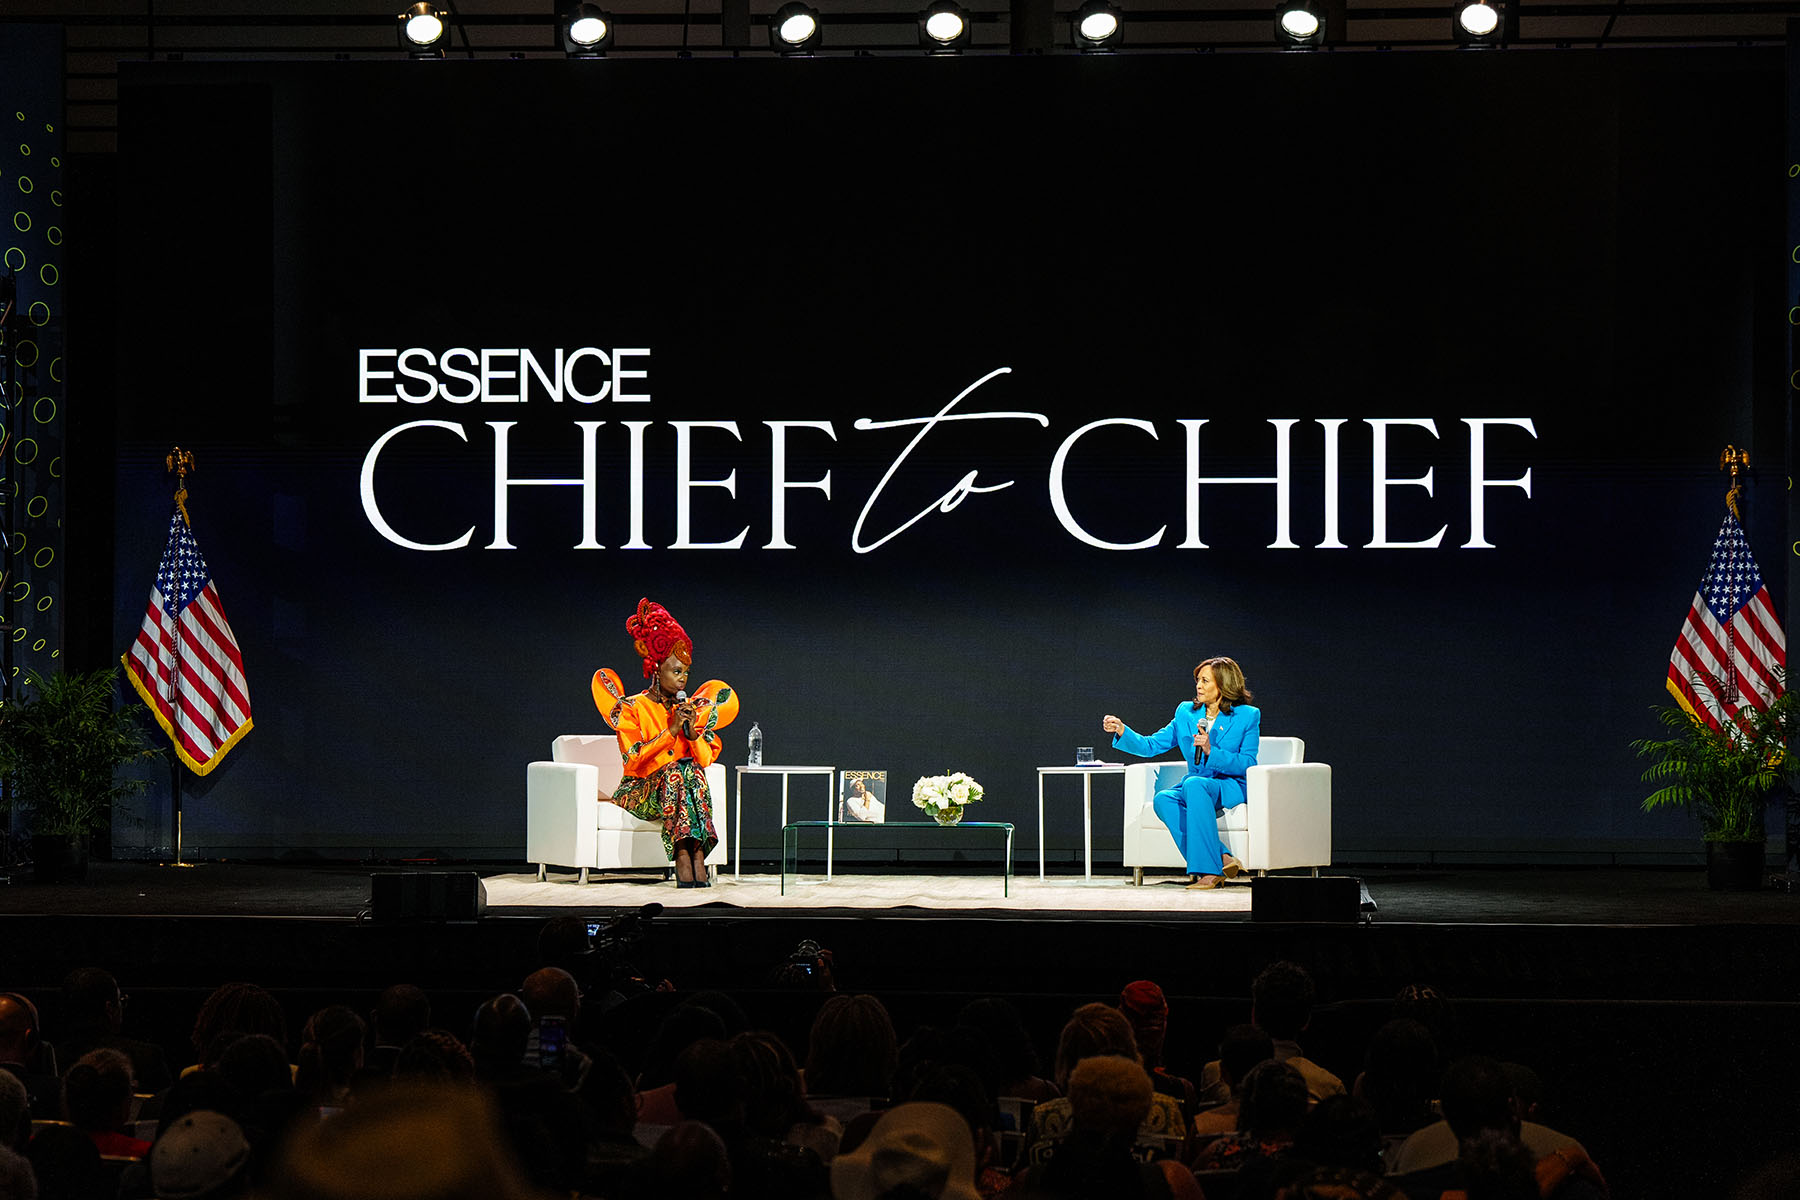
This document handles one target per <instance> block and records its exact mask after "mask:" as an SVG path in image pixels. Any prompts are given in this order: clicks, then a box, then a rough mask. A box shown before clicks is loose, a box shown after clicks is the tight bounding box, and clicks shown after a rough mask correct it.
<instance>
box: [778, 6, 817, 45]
mask: <svg viewBox="0 0 1800 1200" xmlns="http://www.w3.org/2000/svg"><path fill="white" fill-rule="evenodd" d="M819 33H820V31H819V10H818V9H816V8H813V7H811V6H810V5H806V4H801V3H798V0H796V2H795V3H791V4H784V5H782V6H781V7H780V8H778V9H776V10H775V15H774V16H773V17H772V18H770V20H769V45H771V46H773V47H774V48H775V49H776V50H779V51H780V52H781V53H782V54H811V53H812V52H813V51H814V50H817V49H818V48H819Z"/></svg>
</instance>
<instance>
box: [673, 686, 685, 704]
mask: <svg viewBox="0 0 1800 1200" xmlns="http://www.w3.org/2000/svg"><path fill="white" fill-rule="evenodd" d="M675 703H677V704H685V703H687V689H686V688H682V689H681V690H680V691H679V692H676V693H675Z"/></svg>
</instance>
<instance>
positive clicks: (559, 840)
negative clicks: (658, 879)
mask: <svg viewBox="0 0 1800 1200" xmlns="http://www.w3.org/2000/svg"><path fill="white" fill-rule="evenodd" d="M550 757H551V759H552V760H553V761H550V762H534V763H531V764H529V765H528V766H527V767H526V768H525V860H526V861H527V862H534V863H536V864H537V877H538V879H539V880H540V881H542V880H544V879H546V878H548V877H549V870H548V869H549V868H550V867H553V866H555V867H576V868H579V870H580V872H581V874H580V877H579V880H578V882H580V883H586V882H587V881H588V871H589V870H590V869H592V868H597V869H600V870H606V869H616V868H621V867H632V868H637V869H639V870H643V869H656V868H666V867H668V865H669V856H668V855H667V854H666V853H664V851H663V844H662V826H661V825H658V824H656V823H655V822H652V821H640V820H638V819H637V818H636V817H634V816H632V815H631V814H630V813H628V812H626V811H625V810H624V809H622V808H620V807H619V806H618V805H616V804H603V803H601V801H600V797H602V796H611V795H612V794H613V792H614V791H615V790H617V789H618V786H619V781H620V780H621V779H622V778H624V775H625V763H624V760H623V759H622V758H620V756H619V739H618V738H617V737H615V736H614V735H613V734H610V733H608V734H592V735H590V734H576V735H569V736H565V737H559V738H557V739H556V741H554V742H552V743H551V745H550ZM706 786H707V788H708V790H710V791H711V792H712V796H713V826H714V828H715V830H716V831H717V833H718V835H719V844H718V845H717V846H714V847H713V851H712V853H711V854H708V855H707V856H706V863H707V865H708V866H722V865H724V863H725V862H726V853H725V845H726V839H725V810H726V805H725V768H724V767H722V766H720V765H719V764H718V763H714V764H713V765H712V766H710V767H708V768H706Z"/></svg>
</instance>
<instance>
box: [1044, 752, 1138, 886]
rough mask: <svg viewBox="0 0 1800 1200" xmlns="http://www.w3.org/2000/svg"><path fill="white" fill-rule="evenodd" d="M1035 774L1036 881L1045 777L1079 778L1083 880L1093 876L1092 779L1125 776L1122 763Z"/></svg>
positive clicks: (1057, 768) (1046, 768)
mask: <svg viewBox="0 0 1800 1200" xmlns="http://www.w3.org/2000/svg"><path fill="white" fill-rule="evenodd" d="M1037 772H1038V878H1039V879H1042V878H1043V877H1044V776H1046V775H1080V776H1082V780H1081V849H1082V857H1083V860H1084V862H1085V864H1086V865H1085V867H1084V868H1083V870H1082V875H1081V877H1082V878H1083V879H1092V878H1093V877H1094V776H1096V775H1117V776H1119V777H1120V778H1121V779H1123V778H1124V776H1125V764H1124V763H1113V764H1107V765H1105V766H1100V765H1095V766H1091V767H1076V766H1067V767H1039V768H1038V769H1037Z"/></svg>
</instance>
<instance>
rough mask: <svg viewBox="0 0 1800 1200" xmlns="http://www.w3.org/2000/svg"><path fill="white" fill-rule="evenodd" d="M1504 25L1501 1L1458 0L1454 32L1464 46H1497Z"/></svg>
mask: <svg viewBox="0 0 1800 1200" xmlns="http://www.w3.org/2000/svg"><path fill="white" fill-rule="evenodd" d="M1504 24H1505V22H1504V21H1502V20H1501V12H1500V3H1499V0H1458V4H1457V9H1456V24H1455V26H1454V31H1455V33H1456V40H1457V41H1458V42H1459V43H1461V44H1462V45H1465V46H1492V45H1496V44H1498V43H1499V41H1500V34H1501V27H1502V26H1503V25H1504Z"/></svg>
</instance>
